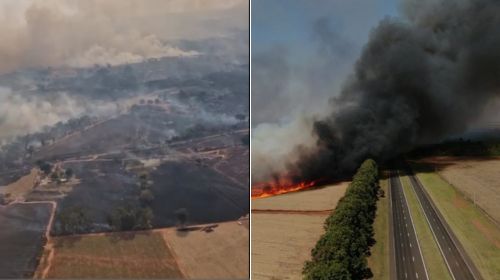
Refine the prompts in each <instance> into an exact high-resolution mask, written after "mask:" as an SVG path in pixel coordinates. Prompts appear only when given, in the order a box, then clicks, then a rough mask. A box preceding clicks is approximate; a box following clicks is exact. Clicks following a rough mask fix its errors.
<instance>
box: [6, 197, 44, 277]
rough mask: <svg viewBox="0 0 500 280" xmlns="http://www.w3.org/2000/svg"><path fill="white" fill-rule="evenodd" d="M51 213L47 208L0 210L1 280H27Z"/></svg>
mask: <svg viewBox="0 0 500 280" xmlns="http://www.w3.org/2000/svg"><path fill="white" fill-rule="evenodd" d="M50 212H51V207H50V205H47V204H14V205H11V206H9V207H0V224H1V225H2V230H0V242H1V244H2V250H0V260H1V262H0V272H1V276H2V278H26V277H31V275H32V273H33V270H34V269H35V268H36V266H37V264H38V260H37V258H38V257H40V255H41V249H42V246H43V244H44V242H45V240H44V237H45V236H44V233H45V229H46V227H47V223H48V221H49V217H50Z"/></svg>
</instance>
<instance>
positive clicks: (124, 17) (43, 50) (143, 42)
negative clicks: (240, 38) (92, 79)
mask: <svg viewBox="0 0 500 280" xmlns="http://www.w3.org/2000/svg"><path fill="white" fill-rule="evenodd" d="M248 1H249V0H210V1H206V0H84V1H81V0H2V1H0V34H2V40H1V41H0V61H2V64H1V65H0V74H1V73H5V72H10V71H14V70H17V69H20V68H25V67H45V66H59V65H70V66H88V65H93V64H94V63H111V64H120V63H127V62H136V61H138V60H141V59H144V58H151V57H162V56H183V55H193V53H190V52H186V51H184V50H182V49H179V48H178V47H177V46H176V45H175V41H176V40H199V39H205V38H214V37H228V36H232V35H233V34H234V33H235V32H236V31H239V32H241V31H246V30H248Z"/></svg>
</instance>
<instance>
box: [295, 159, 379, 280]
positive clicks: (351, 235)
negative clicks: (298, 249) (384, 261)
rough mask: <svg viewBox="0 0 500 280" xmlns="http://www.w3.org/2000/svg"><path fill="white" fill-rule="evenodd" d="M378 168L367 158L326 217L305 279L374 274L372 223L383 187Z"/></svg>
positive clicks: (306, 269) (351, 277) (306, 268)
mask: <svg viewBox="0 0 500 280" xmlns="http://www.w3.org/2000/svg"><path fill="white" fill-rule="evenodd" d="M378 177H379V174H378V167H377V164H376V163H375V161H373V160H371V159H368V160H366V161H365V162H363V164H362V165H361V166H360V167H359V169H358V171H357V172H356V174H355V175H354V177H353V180H352V182H351V184H350V185H349V187H348V188H347V190H346V194H345V196H344V197H343V198H342V199H341V200H340V201H339V203H338V204H337V207H336V208H335V211H334V212H333V213H332V214H331V215H330V216H329V217H328V218H327V219H326V222H325V226H324V227H325V231H326V232H325V234H323V235H322V236H321V238H320V239H319V240H318V242H317V243H316V246H315V247H314V248H313V249H312V251H311V256H312V260H311V261H308V262H306V263H305V265H304V269H303V274H304V278H305V279H365V278H370V277H372V276H373V274H372V272H371V269H370V268H369V267H368V262H367V257H368V256H369V255H370V247H371V246H372V245H373V244H375V239H374V230H373V222H374V220H375V213H376V209H377V200H378V196H379V190H380V187H379V185H378Z"/></svg>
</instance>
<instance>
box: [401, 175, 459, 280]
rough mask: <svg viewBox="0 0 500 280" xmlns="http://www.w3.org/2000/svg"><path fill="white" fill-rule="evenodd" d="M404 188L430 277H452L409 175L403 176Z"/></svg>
mask: <svg viewBox="0 0 500 280" xmlns="http://www.w3.org/2000/svg"><path fill="white" fill-rule="evenodd" d="M401 182H402V185H403V190H404V193H405V196H406V201H407V202H408V207H409V208H410V213H411V217H412V219H413V226H414V227H415V231H416V232H417V238H418V242H419V244H420V250H421V251H422V255H423V257H424V262H425V266H426V268H427V273H428V274H429V278H430V279H443V280H444V279H450V280H451V279H452V278H451V275H450V273H449V271H448V268H447V267H446V263H445V261H444V258H443V257H442V255H441V252H440V251H439V247H438V244H437V242H436V240H435V239H434V236H433V235H432V231H431V228H430V227H429V224H428V223H427V220H426V218H425V215H424V212H423V211H422V207H421V206H420V204H419V202H418V198H417V194H416V193H415V191H414V190H413V188H412V187H411V185H410V181H409V178H408V177H407V176H401Z"/></svg>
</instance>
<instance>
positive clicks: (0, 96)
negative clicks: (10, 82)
mask: <svg viewBox="0 0 500 280" xmlns="http://www.w3.org/2000/svg"><path fill="white" fill-rule="evenodd" d="M131 103H132V101H131V100H127V99H122V100H118V101H95V100H89V99H86V98H84V97H78V96H75V95H71V94H67V93H65V92H57V93H52V94H50V95H45V96H37V95H28V94H21V93H19V92H15V91H12V89H10V88H5V87H0V131H1V132H2V133H1V134H0V147H1V146H2V145H3V144H5V143H8V142H9V141H11V140H13V139H15V138H16V137H18V136H23V135H25V134H29V133H34V132H39V131H40V130H41V129H42V128H43V127H45V126H51V125H54V124H56V123H58V122H65V121H68V120H70V119H72V118H77V117H81V116H84V115H87V116H96V117H110V116H113V115H115V114H118V113H121V112H124V111H125V110H127V109H128V108H129V107H130V105H131Z"/></svg>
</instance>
